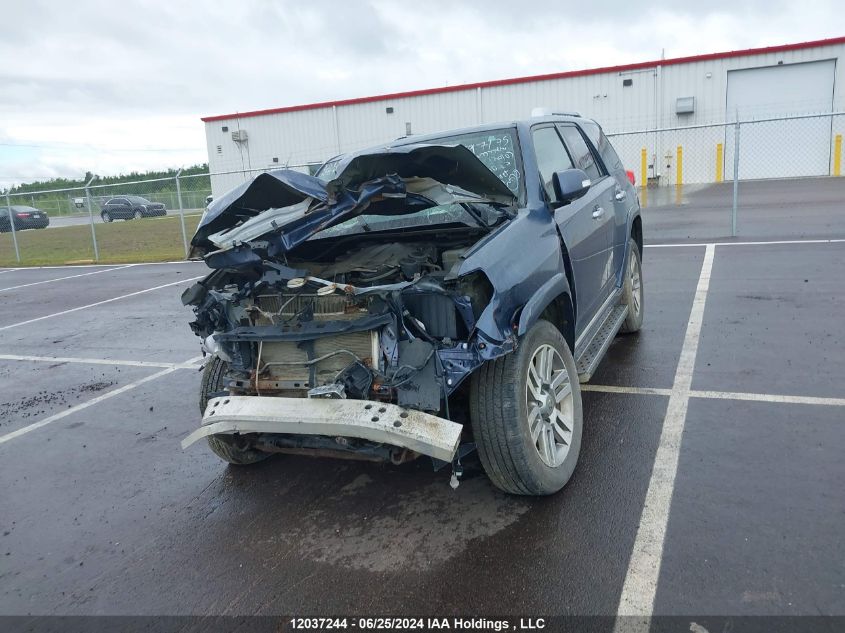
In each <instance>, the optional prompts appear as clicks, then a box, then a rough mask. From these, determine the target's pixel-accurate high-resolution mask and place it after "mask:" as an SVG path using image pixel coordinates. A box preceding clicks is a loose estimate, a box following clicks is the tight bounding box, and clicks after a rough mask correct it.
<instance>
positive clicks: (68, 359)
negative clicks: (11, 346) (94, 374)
mask: <svg viewBox="0 0 845 633" xmlns="http://www.w3.org/2000/svg"><path fill="white" fill-rule="evenodd" d="M0 360H15V361H30V362H36V363H77V364H80V365H114V366H120V367H157V368H160V369H168V368H170V369H196V368H197V367H198V365H196V364H185V363H164V362H155V361H146V360H115V359H111V358H78V357H73V356H65V357H62V356H21V355H19V354H0Z"/></svg>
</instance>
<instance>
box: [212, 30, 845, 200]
mask: <svg viewBox="0 0 845 633" xmlns="http://www.w3.org/2000/svg"><path fill="white" fill-rule="evenodd" d="M843 91H845V37H838V38H833V39H827V40H819V41H814V42H803V43H798V44H787V45H780V46H770V47H766V48H757V49H749V50H741V51H730V52H724V53H712V54H706V55H696V56H693V57H682V58H675V59H661V60H656V61H649V62H638V63H632V64H625V65H622V66H613V67H607V68H595V69H588V70H578V71H568V72H560V73H552V74H547V75H537V76H530V77H517V78H511V79H502V80H498V81H486V82H481V83H474V84H464V85H458V86H447V87H442V88H429V89H423V90H415V91H411V92H402V93H395V94H386V95H377V96H371V97H360V98H355V99H345V100H341V101H332V102H325V103H313V104H307V105H298V106H290V107H283V108H274V109H269V110H259V111H253V112H241V113H238V114H224V115H218V116H209V117H205V118H203V119H202V120H203V121H204V123H205V132H206V141H207V145H208V157H209V161H208V162H209V167H210V170H211V172H212V173H219V172H232V173H229V174H226V175H217V176H213V177H212V187H213V189H214V193H215V195H219V194H220V193H222V192H223V191H225V190H227V189H229V188H230V187H232V186H235V185H236V184H238V183H240V182H242V181H243V179H244V178H245V177H249V176H250V175H251V174H250V171H251V170H252V171H253V173H254V170H256V169H267V168H273V167H284V166H286V165H291V166H292V165H308V164H319V163H321V162H322V161H324V160H326V159H327V158H330V157H331V156H334V155H337V154H340V153H344V152H348V151H353V150H358V149H361V148H364V147H368V146H372V145H377V144H379V143H383V142H386V141H390V140H392V139H395V138H397V137H400V136H405V135H407V134H409V133H410V134H427V133H429V132H434V131H438V130H446V129H451V128H459V127H466V126H472V125H478V124H484V123H492V122H496V121H507V120H513V119H522V118H526V117H528V116H529V114H530V112H531V110H532V109H533V108H535V107H538V106H542V107H547V108H550V109H551V110H553V111H566V112H572V111H576V112H579V113H581V114H582V115H584V116H587V117H590V118H593V119H596V120H597V121H598V122H599V123H601V125H602V126H603V127H604V129H605V131H606V132H607V133H608V134H609V135H614V134H616V135H617V136H615V137H614V138H613V142H614V145H616V146H617V149H618V150H619V152H620V154H621V155H622V158H623V161H625V163H626V165H627V166H628V167H629V168H631V169H633V170H634V171H635V173H636V174H637V178H638V180H641V177H640V173H641V169H640V166H641V165H642V164H643V162H644V161H642V158H643V156H647V163H648V167H647V168H648V172H647V175H648V176H649V177H650V178H653V179H654V181H655V182H657V183H658V184H673V183H674V182H675V178H676V171H675V165H674V161H675V160H676V159H677V146H683V165H684V170H685V171H684V176H683V181H684V182H712V181H714V180H720V179H722V177H724V179H725V180H729V179H731V178H732V174H733V170H732V166H733V143H734V137H735V130H734V126H732V125H714V124H723V123H726V122H731V121H734V120H736V117H737V115H738V116H739V120H740V121H751V120H755V121H760V120H761V119H772V118H778V117H793V116H796V115H805V114H814V115H818V114H823V115H826V116H818V117H813V118H805V119H793V120H788V121H768V122H760V123H759V124H757V125H756V126H755V125H742V126H741V131H742V139H741V144H740V148H741V150H740V158H741V161H740V163H741V164H740V170H739V173H740V178H741V179H742V178H771V177H789V176H810V175H828V174H831V173H832V172H833V169H834V160H835V157H834V153H835V149H834V148H835V146H836V142H835V140H834V139H835V137H836V135H837V134H842V133H843V132H845V116H833V115H832V113H834V112H841V111H843V110H845V92H843ZM701 126H708V127H701ZM665 128H669V129H670V131H668V132H660V133H656V132H653V130H656V129H665ZM676 128H689V129H682V130H677V129H676ZM646 131H648V132H646ZM717 146H718V147H717ZM642 150H646V151H645V152H643V151H642ZM717 150H718V153H717Z"/></svg>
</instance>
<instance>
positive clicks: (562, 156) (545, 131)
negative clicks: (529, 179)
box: [532, 127, 572, 200]
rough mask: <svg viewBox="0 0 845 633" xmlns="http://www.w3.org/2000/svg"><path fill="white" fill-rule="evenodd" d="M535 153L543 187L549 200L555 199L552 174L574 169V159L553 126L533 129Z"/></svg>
mask: <svg viewBox="0 0 845 633" xmlns="http://www.w3.org/2000/svg"><path fill="white" fill-rule="evenodd" d="M532 135H533V137H534V153H535V154H536V156H537V169H539V170H540V178H542V179H543V188H544V189H545V190H546V195H547V196H548V198H549V200H554V199H555V192H554V188H553V187H552V174H554V173H555V172H556V171H563V170H565V169H572V160H571V159H570V158H569V154H567V153H566V148H565V147H564V146H563V143H562V142H561V140H560V137H559V136H558V134H557V132H556V131H555V129H554V128H553V127H542V128H539V129H535V130H533V131H532Z"/></svg>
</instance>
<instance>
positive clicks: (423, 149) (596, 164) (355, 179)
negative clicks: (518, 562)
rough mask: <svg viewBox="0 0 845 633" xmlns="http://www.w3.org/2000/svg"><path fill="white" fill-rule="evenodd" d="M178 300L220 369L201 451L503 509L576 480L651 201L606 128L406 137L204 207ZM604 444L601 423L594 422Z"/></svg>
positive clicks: (625, 319) (631, 293) (628, 308)
mask: <svg viewBox="0 0 845 633" xmlns="http://www.w3.org/2000/svg"><path fill="white" fill-rule="evenodd" d="M191 243H192V248H193V253H194V254H195V255H202V256H204V259H205V262H206V264H207V265H208V266H209V268H211V269H212V271H211V273H210V274H209V275H208V276H207V277H205V278H204V279H203V280H202V281H200V282H198V283H196V284H195V285H193V286H192V287H190V288H189V289H188V290H186V291H185V293H184V294H183V296H182V300H183V302H184V303H185V304H186V305H191V306H193V310H194V313H195V315H196V320H195V321H194V322H193V323H192V324H191V327H192V329H193V331H194V332H195V333H196V334H197V335H198V336H200V337H201V338H202V340H203V350H204V351H205V352H207V353H208V354H210V358H209V359H208V361H207V363H206V365H205V369H204V373H203V379H202V385H201V390H200V398H199V400H200V410H201V411H202V413H203V419H202V425H201V427H200V428H199V429H197V430H196V431H194V432H193V433H191V434H190V435H189V436H188V437H187V438H185V440H184V441H183V446H188V445H190V444H191V443H193V442H195V441H197V440H198V439H200V438H203V437H206V438H207V439H208V443H209V445H210V447H211V449H212V450H213V451H214V452H215V453H216V454H217V455H219V456H220V457H221V458H223V459H224V460H226V461H228V462H229V463H232V464H251V463H255V462H258V461H260V460H262V459H264V458H266V457H267V456H268V455H270V454H271V453H300V454H301V453H312V454H314V455H321V456H326V455H337V456H342V457H347V458H350V457H351V458H358V459H366V460H376V461H389V462H392V463H402V462H406V461H409V460H412V459H416V458H418V457H420V456H421V455H427V456H429V457H431V458H432V459H433V460H434V462H435V464H436V465H445V464H448V463H451V464H452V467H453V476H455V477H457V476H459V475H460V458H461V456H463V455H465V454H467V453H468V452H469V451H471V450H474V449H476V448H477V450H478V453H479V456H480V459H481V463H482V465H483V466H484V469H485V471H486V472H487V475H488V476H489V477H490V479H491V480H492V482H493V483H494V484H495V485H496V486H498V487H499V488H501V489H502V490H505V491H507V492H509V493H514V494H525V495H545V494H551V493H554V492H556V491H557V490H559V489H560V488H562V487H563V486H564V485H565V484H566V482H567V481H569V479H570V477H571V476H572V473H573V471H574V469H575V464H576V462H577V460H578V454H579V450H580V447H581V437H582V433H583V428H584V427H583V423H582V407H581V391H580V386H579V383H580V382H585V381H588V380H589V379H590V377H591V376H592V374H593V372H594V371H595V369H596V367H597V365H598V363H599V361H600V360H601V359H602V357H603V356H604V354H605V352H606V351H607V348H608V347H609V345H610V344H611V342H612V340H613V338H614V337H615V336H616V334H617V333H619V332H623V333H631V332H636V331H637V330H639V328H640V325H641V323H642V320H643V307H644V304H643V282H642V279H643V278H642V269H641V264H640V262H641V253H642V246H643V238H642V224H641V219H640V205H639V201H638V199H637V195H636V191H635V189H634V187H633V186H632V184H631V182H630V181H629V179H628V177H627V175H626V173H625V170H624V168H623V166H622V163H621V162H620V160H619V158H618V156H617V154H616V152H615V151H614V150H613V147H612V146H611V145H610V143H609V142H608V140H607V138H606V137H605V135H604V134H603V133H602V131H601V128H600V127H599V125H598V124H597V123H595V122H594V121H590V120H588V119H585V118H581V117H578V116H552V117H543V118H536V119H530V120H524V121H516V122H512V123H502V124H496V125H485V126H482V127H476V128H470V129H464V130H455V131H451V132H442V133H438V134H433V135H430V136H426V137H413V138H406V139H401V140H399V141H396V142H394V143H393V144H391V145H388V146H387V147H379V148H377V149H371V150H366V151H362V152H358V153H354V154H349V155H344V156H340V157H337V158H334V159H332V160H330V161H328V162H327V163H326V164H325V165H324V166H323V167H322V168H321V170H320V171H319V172H318V173H317V176H316V177H314V176H309V175H305V174H301V173H298V172H294V171H289V170H279V171H275V172H270V173H266V174H260V175H258V176H257V177H256V178H255V179H254V180H252V181H251V182H249V183H244V184H242V185H240V186H238V187H236V188H235V189H233V190H232V191H230V192H228V193H227V194H225V195H223V196H221V197H219V198H218V199H216V200H215V201H214V202H212V203H211V204H210V205H209V208H208V210H207V212H206V214H205V215H204V216H203V218H202V220H201V221H200V224H199V228H198V229H197V232H196V235H195V236H194V237H193V240H192V242H191ZM588 428H589V427H588Z"/></svg>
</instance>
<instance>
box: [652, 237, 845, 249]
mask: <svg viewBox="0 0 845 633" xmlns="http://www.w3.org/2000/svg"><path fill="white" fill-rule="evenodd" d="M843 242H845V239H831V240H774V241H771V242H694V243H691V244H687V243H679V244H646V245H645V248H682V247H683V248H687V247H690V246H771V245H776V244H842V243H843Z"/></svg>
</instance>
